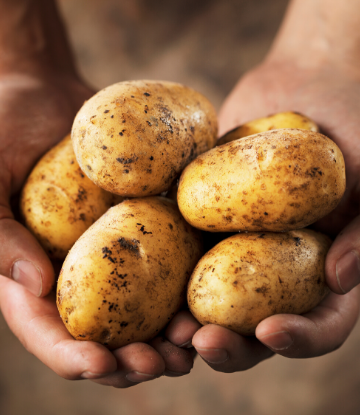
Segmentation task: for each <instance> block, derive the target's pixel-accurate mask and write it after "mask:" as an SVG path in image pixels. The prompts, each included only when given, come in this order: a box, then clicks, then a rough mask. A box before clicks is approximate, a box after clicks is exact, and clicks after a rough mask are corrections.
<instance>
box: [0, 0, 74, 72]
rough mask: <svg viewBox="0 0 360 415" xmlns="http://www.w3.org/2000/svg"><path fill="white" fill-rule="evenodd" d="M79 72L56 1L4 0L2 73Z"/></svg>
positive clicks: (0, 8)
mask: <svg viewBox="0 0 360 415" xmlns="http://www.w3.org/2000/svg"><path fill="white" fill-rule="evenodd" d="M49 71H51V72H58V73H63V74H69V75H70V74H71V75H75V74H76V70H75V67H74V63H73V59H72V54H71V50H70V47H69V44H68V42H67V38H66V34H65V30H64V27H63V25H62V22H61V19H60V16H59V14H58V11H57V8H56V4H55V2H54V0H11V1H9V0H0V74H2V75H4V74H5V75H6V74H9V73H11V74H14V73H18V74H29V75H37V76H38V75H44V74H46V73H48V72H49Z"/></svg>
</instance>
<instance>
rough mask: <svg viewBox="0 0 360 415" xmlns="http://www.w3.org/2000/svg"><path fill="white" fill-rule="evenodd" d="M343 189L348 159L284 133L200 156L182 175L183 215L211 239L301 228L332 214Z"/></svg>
mask: <svg viewBox="0 0 360 415" xmlns="http://www.w3.org/2000/svg"><path fill="white" fill-rule="evenodd" d="M345 186H346V180H345V164H344V158H343V155H342V153H341V151H340V149H339V148H338V147H337V145H336V144H335V143H334V142H333V141H332V140H330V139H329V138H327V137H325V136H324V135H322V134H320V133H315V132H312V131H306V130H300V129H281V130H273V131H268V132H265V133H260V134H256V135H252V136H249V137H244V138H241V139H239V140H235V141H232V142H230V143H228V144H224V145H222V146H220V147H215V148H214V149H212V150H210V151H208V152H207V153H205V154H202V155H200V156H199V157H197V159H196V160H194V161H193V162H192V163H191V164H190V165H189V166H187V167H186V168H185V170H184V171H183V173H182V175H181V177H180V182H179V189H178V193H177V198H178V205H179V209H180V211H181V213H182V215H183V216H184V218H185V219H186V220H187V221H188V222H189V223H190V224H191V225H193V226H195V227H196V228H199V229H202V230H206V231H210V232H222V231H223V232H232V231H238V230H243V231H245V230H247V231H273V232H283V231H287V230H291V229H300V228H304V227H306V226H308V225H310V224H311V223H313V222H315V221H317V220H318V219H320V218H322V217H323V216H325V215H326V214H328V213H329V212H331V211H332V210H333V209H334V208H335V207H336V206H337V205H338V203H339V202H340V199H341V197H342V195H343V194H344V191H345Z"/></svg>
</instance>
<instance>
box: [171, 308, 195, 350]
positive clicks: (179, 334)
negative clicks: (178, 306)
mask: <svg viewBox="0 0 360 415" xmlns="http://www.w3.org/2000/svg"><path fill="white" fill-rule="evenodd" d="M200 327H201V324H200V323H199V322H198V321H197V320H196V319H195V317H194V316H193V315H192V314H191V313H190V311H188V310H183V311H180V312H179V313H178V314H176V315H175V317H174V318H173V319H172V320H171V322H170V324H169V325H168V327H167V328H166V331H165V337H166V338H167V339H168V340H169V341H170V342H171V343H172V344H174V345H176V346H178V347H184V348H189V347H192V344H191V340H192V338H193V336H194V334H195V333H196V332H197V331H198V330H199V329H200Z"/></svg>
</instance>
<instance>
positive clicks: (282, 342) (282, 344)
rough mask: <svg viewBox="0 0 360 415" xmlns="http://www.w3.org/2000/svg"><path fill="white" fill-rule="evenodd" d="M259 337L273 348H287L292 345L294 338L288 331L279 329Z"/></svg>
mask: <svg viewBox="0 0 360 415" xmlns="http://www.w3.org/2000/svg"><path fill="white" fill-rule="evenodd" d="M258 339H259V340H260V341H261V342H262V343H264V344H265V346H268V347H270V349H273V350H285V349H287V348H288V347H290V346H291V345H292V344H293V343H294V340H293V338H292V337H291V336H290V334H289V333H288V332H287V331H278V332H276V333H271V334H268V335H266V336H263V337H258Z"/></svg>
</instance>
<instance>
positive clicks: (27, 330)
mask: <svg viewBox="0 0 360 415" xmlns="http://www.w3.org/2000/svg"><path fill="white" fill-rule="evenodd" d="M0 305H1V311H2V313H3V315H4V318H5V320H6V322H7V324H8V325H9V327H10V329H11V330H12V331H13V333H14V334H15V336H17V337H18V338H19V340H20V341H21V343H22V344H23V345H24V346H25V348H26V349H27V350H28V351H29V352H30V353H32V354H34V355H35V356H36V357H37V358H38V359H40V360H41V361H42V362H43V363H45V364H46V365H47V366H48V367H49V368H50V369H52V370H53V371H54V372H55V373H57V374H58V375H60V376H62V377H63V378H66V379H84V378H86V379H88V378H90V379H93V378H98V377H103V376H105V375H106V374H108V373H109V372H113V371H115V370H116V359H115V358H114V356H113V354H112V353H111V352H110V351H109V350H107V349H106V348H105V347H104V346H102V345H100V344H98V343H94V342H87V341H84V342H82V341H76V340H74V339H73V338H72V337H71V336H70V334H69V333H68V331H67V330H66V328H65V326H64V324H63V323H62V321H61V318H60V316H59V313H58V311H57V308H56V305H55V301H54V299H53V298H51V297H50V296H48V297H46V298H37V297H35V296H34V295H32V294H31V293H30V292H29V291H28V290H27V289H25V288H24V287H22V286H20V285H19V284H16V283H15V282H14V281H11V280H10V279H8V278H5V277H3V276H0Z"/></svg>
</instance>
